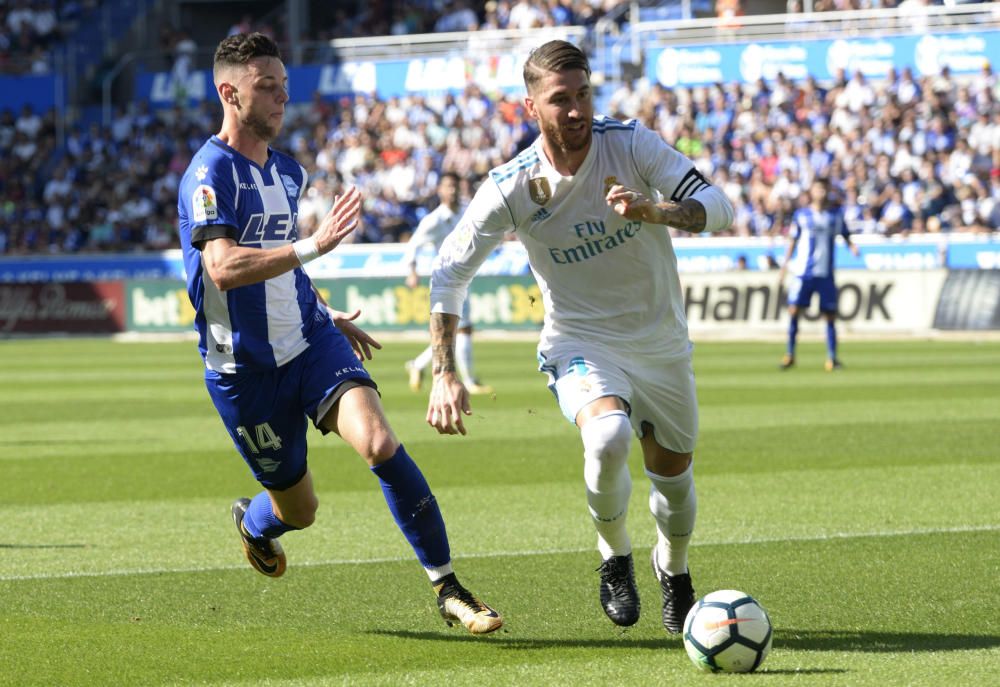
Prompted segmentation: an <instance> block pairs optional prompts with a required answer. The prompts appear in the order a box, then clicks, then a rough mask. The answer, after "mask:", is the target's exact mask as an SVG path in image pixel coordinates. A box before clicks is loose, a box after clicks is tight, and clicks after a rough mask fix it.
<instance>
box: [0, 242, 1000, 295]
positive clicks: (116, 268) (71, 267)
mask: <svg viewBox="0 0 1000 687" xmlns="http://www.w3.org/2000/svg"><path fill="white" fill-rule="evenodd" d="M854 242H855V243H856V244H857V245H858V246H859V248H860V249H861V254H860V256H859V257H854V256H853V255H851V253H850V252H849V251H848V250H847V249H846V248H845V246H844V245H843V243H842V242H840V241H838V242H837V247H836V251H837V254H836V261H837V265H838V266H839V267H841V268H843V269H848V270H867V271H870V272H886V271H898V270H906V271H920V270H930V269H936V268H940V267H948V268H951V269H1000V240H996V239H993V238H991V237H984V236H979V235H975V234H956V235H950V236H949V235H947V234H940V235H939V234H922V235H919V236H912V237H909V238H908V239H902V240H900V239H897V238H882V237H879V236H855V237H854ZM786 245H787V244H786V243H785V239H783V238H781V237H778V238H773V239H768V238H722V237H718V238H701V237H690V238H688V237H685V238H678V239H674V252H675V253H676V254H677V266H678V269H679V270H680V272H681V273H684V274H699V273H711V272H729V271H733V270H736V269H737V266H738V264H739V258H740V257H741V256H742V257H745V258H746V260H747V269H748V270H750V271H766V270H768V269H774V268H775V267H776V265H777V263H779V262H780V261H781V260H783V259H784V256H785V246H786ZM405 255H406V253H405V248H404V246H403V244H398V243H379V244H372V243H351V244H344V245H341V246H338V247H337V249H336V250H335V251H333V252H332V253H329V254H327V255H325V256H323V257H322V258H320V259H319V260H314V261H313V262H310V263H309V265H308V267H307V268H306V269H307V271H308V273H309V276H310V277H312V278H313V279H355V278H359V277H365V278H367V277H398V278H399V279H400V280H402V279H403V278H404V277H405V276H406V275H407V274H408V273H409V265H407V264H406V263H405ZM433 261H434V255H433V252H431V251H429V250H428V251H421V252H420V253H418V255H417V271H418V272H419V273H420V274H422V275H428V274H430V271H431V266H432V263H433ZM477 274H478V275H480V276H505V277H506V276H527V275H529V274H531V270H530V268H529V267H528V255H527V253H526V252H525V250H524V247H523V246H522V245H521V243H520V242H518V241H506V242H504V243H502V244H501V245H500V247H499V248H497V249H496V250H495V251H493V253H492V254H491V255H490V257H489V258H488V259H487V260H486V262H485V263H483V265H482V267H480V269H479V272H478V273H477ZM117 279H180V280H183V279H184V262H183V259H182V255H181V251H179V250H169V251H164V252H162V253H148V254H134V253H129V254H100V253H95V254H91V255H77V256H54V257H41V256H38V257H35V256H32V257H25V256H18V257H3V258H0V283H26V282H50V281H54V282H76V281H113V280H117Z"/></svg>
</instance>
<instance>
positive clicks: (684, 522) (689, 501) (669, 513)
mask: <svg viewBox="0 0 1000 687" xmlns="http://www.w3.org/2000/svg"><path fill="white" fill-rule="evenodd" d="M646 476H647V477H649V481H650V483H651V486H650V488H649V510H650V511H652V513H653V517H654V518H655V519H656V531H657V533H658V536H657V541H656V561H657V563H658V564H659V566H660V569H661V570H664V571H666V573H667V574H668V575H680V574H683V573H685V572H687V567H688V565H687V550H688V544H689V543H690V542H691V532H692V531H693V530H694V521H695V516H696V515H697V513H698V497H697V495H696V494H695V491H694V462H693V461H692V463H691V464H690V465H688V467H687V470H685V471H684V472H682V473H681V474H679V475H677V476H675V477H664V476H662V475H657V474H654V473H652V472H650V471H649V470H646Z"/></svg>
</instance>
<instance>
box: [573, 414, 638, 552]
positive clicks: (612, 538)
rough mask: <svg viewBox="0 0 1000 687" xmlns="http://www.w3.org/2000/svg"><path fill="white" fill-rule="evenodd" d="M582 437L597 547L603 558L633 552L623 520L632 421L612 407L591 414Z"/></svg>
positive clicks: (629, 491) (628, 487)
mask: <svg viewBox="0 0 1000 687" xmlns="http://www.w3.org/2000/svg"><path fill="white" fill-rule="evenodd" d="M580 438H581V439H583V481H584V482H585V483H586V486H587V505H588V506H589V507H590V515H591V518H592V519H593V521H594V527H595V528H596V529H597V549H598V550H599V551H600V552H601V557H602V558H604V559H605V560H606V559H608V558H610V557H611V556H625V555H627V554H629V553H632V542H631V540H630V539H629V536H628V531H627V530H626V529H625V521H626V519H627V517H628V499H629V496H630V495H631V494H632V476H631V475H630V474H629V471H628V454H629V449H630V448H631V446H632V425H631V423H630V422H629V419H628V415H626V414H625V413H624V412H623V411H621V410H614V411H611V412H609V413H604V414H602V415H598V416H596V417H593V418H591V419H590V420H588V421H587V423H586V424H585V425H584V426H583V427H582V428H581V429H580Z"/></svg>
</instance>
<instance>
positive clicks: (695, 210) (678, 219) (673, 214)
mask: <svg viewBox="0 0 1000 687" xmlns="http://www.w3.org/2000/svg"><path fill="white" fill-rule="evenodd" d="M658 207H659V209H660V217H661V222H660V224H666V225H667V226H669V227H674V228H675V229H681V230H683V231H690V232H693V233H696V234H697V233H699V232H702V231H704V230H705V224H706V222H707V218H706V217H705V206H704V205H702V204H701V203H699V202H698V201H697V200H694V199H693V198H685V199H684V200H682V201H680V202H674V201H667V202H665V203H660V204H659V205H658Z"/></svg>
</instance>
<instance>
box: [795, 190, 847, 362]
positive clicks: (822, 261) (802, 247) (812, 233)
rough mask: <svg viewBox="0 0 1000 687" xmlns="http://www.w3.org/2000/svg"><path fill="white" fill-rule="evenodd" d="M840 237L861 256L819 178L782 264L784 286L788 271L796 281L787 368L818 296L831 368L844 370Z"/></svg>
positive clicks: (800, 212)
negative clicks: (837, 277)
mask: <svg viewBox="0 0 1000 687" xmlns="http://www.w3.org/2000/svg"><path fill="white" fill-rule="evenodd" d="M838 235H839V236H843V237H844V241H845V242H846V243H847V247H848V248H849V249H850V251H851V253H852V254H853V255H854V256H857V255H858V247H857V246H856V245H854V244H853V243H851V234H850V232H849V231H848V230H847V224H846V222H845V221H844V213H843V211H842V209H841V208H840V207H839V206H837V205H835V204H834V202H833V198H831V196H830V184H829V181H827V180H826V179H820V178H817V179H815V180H814V181H813V183H812V184H811V185H810V186H809V205H807V206H806V207H802V208H799V209H798V210H796V211H795V214H793V215H792V231H791V234H789V237H788V249H787V250H786V251H785V261H784V263H782V266H781V273H780V280H781V282H782V283H784V281H785V273H786V272H787V271H789V270H790V271H791V273H792V277H793V279H792V284H791V286H790V287H789V289H788V315H789V322H788V348H787V350H786V351H785V355H784V357H783V358H782V359H781V365H780V368H781V369H782V370H787V369H789V368H790V367H792V366H793V365H795V343H796V339H797V338H798V334H799V315H800V313H801V312H802V311H803V310H806V309H807V308H808V307H809V303H810V302H811V301H812V297H813V294H814V293H818V294H819V310H820V312H821V313H822V314H823V317H824V318H825V319H826V363H825V367H826V370H827V372H833V371H834V370H838V369H840V368H841V367H842V366H841V363H840V359H839V358H838V357H837V325H836V322H837V284H836V283H835V281H834V277H833V273H834V259H833V258H834V243H835V241H836V238H837V236H838ZM796 248H798V252H796ZM793 254H794V256H795V257H794V259H793V257H792V255H793Z"/></svg>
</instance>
